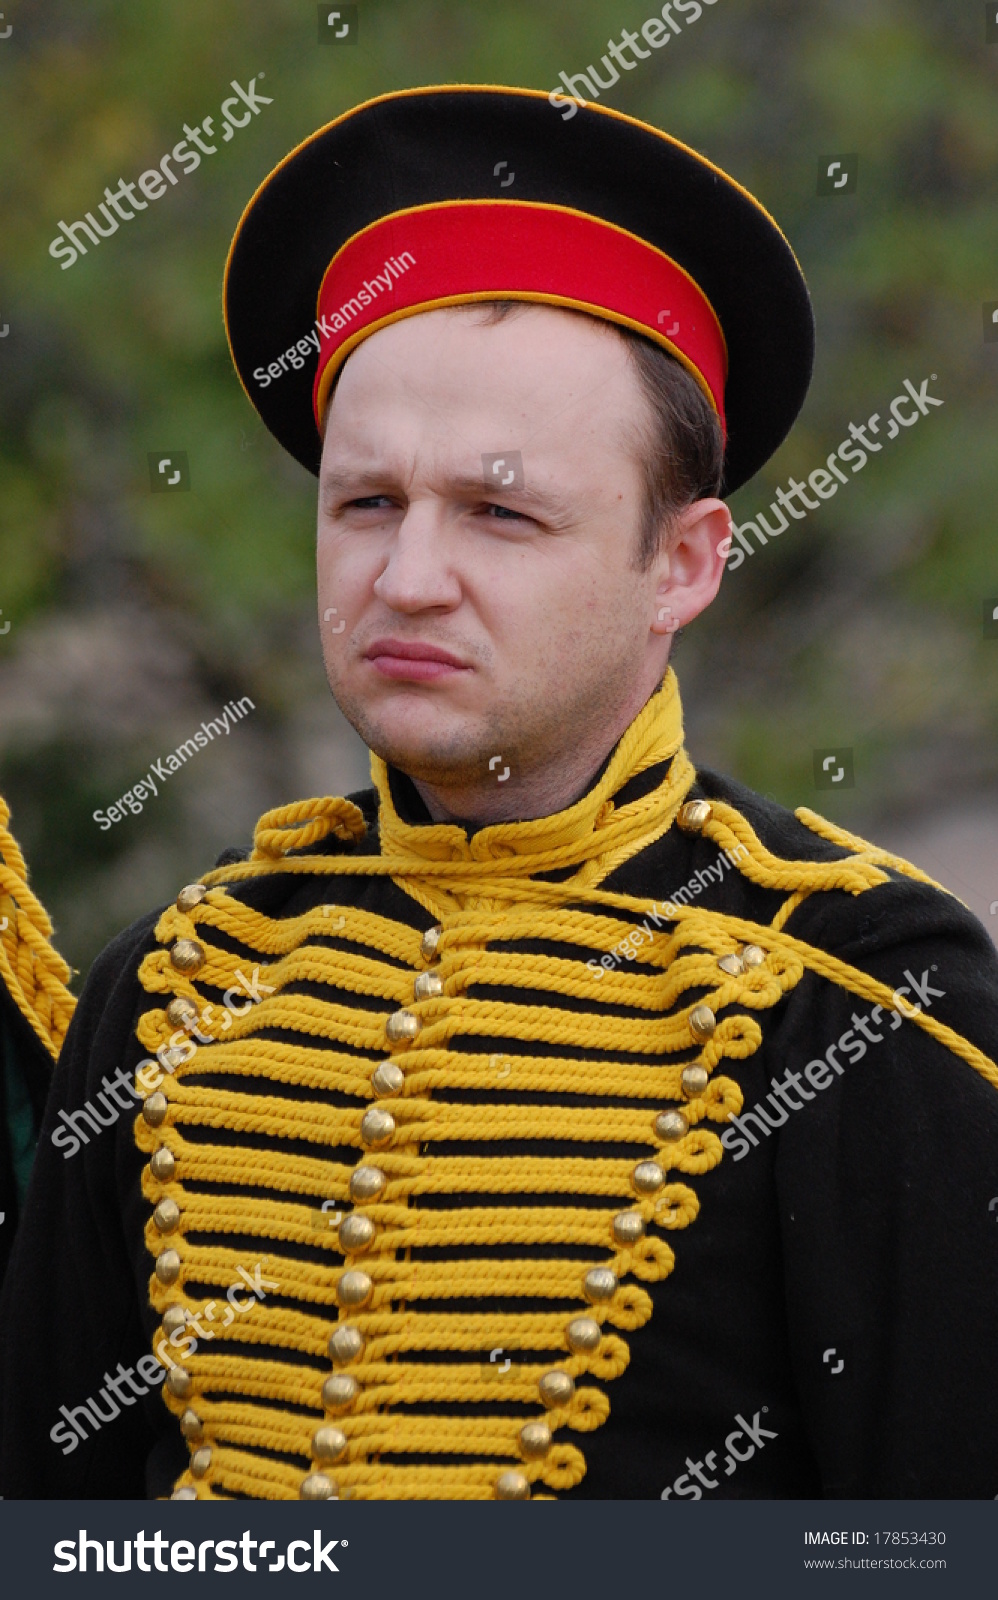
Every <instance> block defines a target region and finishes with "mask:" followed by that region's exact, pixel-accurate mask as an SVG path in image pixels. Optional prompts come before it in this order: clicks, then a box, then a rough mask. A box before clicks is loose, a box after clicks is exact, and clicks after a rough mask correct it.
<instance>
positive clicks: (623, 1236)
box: [613, 1211, 645, 1244]
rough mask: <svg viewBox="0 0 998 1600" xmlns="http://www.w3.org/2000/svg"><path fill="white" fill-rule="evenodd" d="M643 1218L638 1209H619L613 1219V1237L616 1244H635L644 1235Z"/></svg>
mask: <svg viewBox="0 0 998 1600" xmlns="http://www.w3.org/2000/svg"><path fill="white" fill-rule="evenodd" d="M644 1231H645V1219H644V1217H643V1216H642V1215H641V1213H640V1211H621V1212H620V1213H619V1214H618V1215H617V1216H615V1217H614V1219H613V1237H614V1239H615V1240H616V1242H617V1244H637V1242H638V1240H639V1239H642V1238H643V1237H644Z"/></svg>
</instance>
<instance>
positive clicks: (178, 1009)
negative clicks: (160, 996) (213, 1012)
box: [166, 994, 198, 1028]
mask: <svg viewBox="0 0 998 1600" xmlns="http://www.w3.org/2000/svg"><path fill="white" fill-rule="evenodd" d="M166 1020H167V1022H168V1023H169V1024H170V1027H171V1028H193V1026H194V1024H195V1022H197V1020H198V1008H197V1006H196V1005H195V1004H194V1001H193V1000H188V998H187V996H186V995H184V994H178V995H177V996H176V998H175V999H173V1000H171V1001H170V1004H169V1005H168V1006H167V1008H166Z"/></svg>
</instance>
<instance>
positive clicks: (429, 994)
mask: <svg viewBox="0 0 998 1600" xmlns="http://www.w3.org/2000/svg"><path fill="white" fill-rule="evenodd" d="M443 992H444V986H443V981H442V979H440V978H439V977H438V976H437V974H436V973H435V972H421V973H420V974H419V977H418V978H417V979H416V981H415V983H414V984H413V986H412V995H413V999H414V1000H435V999H436V997H437V995H440V994H443Z"/></svg>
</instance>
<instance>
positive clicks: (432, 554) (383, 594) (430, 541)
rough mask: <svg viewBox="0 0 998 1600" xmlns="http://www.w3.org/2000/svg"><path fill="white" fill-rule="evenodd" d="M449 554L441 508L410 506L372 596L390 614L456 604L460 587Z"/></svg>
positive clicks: (396, 534) (450, 550) (450, 554)
mask: <svg viewBox="0 0 998 1600" xmlns="http://www.w3.org/2000/svg"><path fill="white" fill-rule="evenodd" d="M452 554H453V551H452V547H451V537H450V535H449V534H448V532H447V530H446V529H445V527H444V519H443V514H442V508H440V507H438V506H435V505H434V504H433V503H432V502H422V501H420V502H419V503H417V504H411V505H410V506H409V508H408V509H407V511H406V513H405V516H404V517H403V518H402V520H401V522H400V523H399V525H398V527H397V529H396V531H395V534H394V537H393V539H392V544H391V548H390V551H389V556H388V562H387V565H386V566H385V568H384V570H383V571H382V573H381V574H380V576H379V577H378V578H377V579H376V581H375V584H374V592H375V594H376V595H377V597H378V599H379V600H382V601H383V602H384V604H385V605H387V606H390V607H391V608H392V610H393V611H405V612H415V611H424V610H431V609H435V608H439V607H453V606H455V605H457V604H458V602H459V601H460V598H461V588H460V584H459V583H458V581H457V577H456V575H455V574H454V572H453V569H452V564H451V556H452Z"/></svg>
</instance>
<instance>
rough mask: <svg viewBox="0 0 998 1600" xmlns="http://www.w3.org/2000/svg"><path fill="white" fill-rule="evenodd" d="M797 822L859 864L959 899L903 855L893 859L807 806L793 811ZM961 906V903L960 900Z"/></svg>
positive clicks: (889, 852)
mask: <svg viewBox="0 0 998 1600" xmlns="http://www.w3.org/2000/svg"><path fill="white" fill-rule="evenodd" d="M794 816H795V817H796V818H797V821H798V822H802V823H803V824H804V826H805V828H810V830H811V832H812V833H816V834H818V836H819V838H822V839H827V840H828V842H829V844H837V845H840V846H841V847H842V849H843V850H851V851H853V852H854V854H855V855H856V856H858V857H859V859H860V860H862V861H869V862H873V863H875V864H876V865H878V866H881V867H893V868H894V870H895V872H903V873H904V875H905V877H907V878H914V879H916V881H917V882H918V883H927V884H928V885H929V886H930V888H932V889H939V890H940V891H941V893H942V894H948V895H949V896H950V898H951V899H952V900H956V899H957V898H958V897H957V896H956V895H955V894H953V891H952V890H951V889H947V888H946V887H945V885H944V884H941V883H937V882H936V880H935V878H930V877H929V875H928V873H927V872H923V871H922V870H921V868H920V867H916V866H913V865H912V863H911V862H910V861H906V860H905V859H904V857H903V856H896V855H893V854H892V853H891V851H889V850H881V849H880V846H879V845H875V844H869V843H867V841H866V840H865V839H860V838H859V836H858V835H857V834H855V833H847V831H846V829H845V828H840V827H839V826H838V824H837V823H835V822H829V820H828V818H827V817H822V816H819V814H818V812H817V811H811V810H810V809H809V808H808V807H807V806H798V807H797V810H796V811H795V812H794ZM959 903H960V905H963V903H964V902H963V901H962V900H960V902H959Z"/></svg>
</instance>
